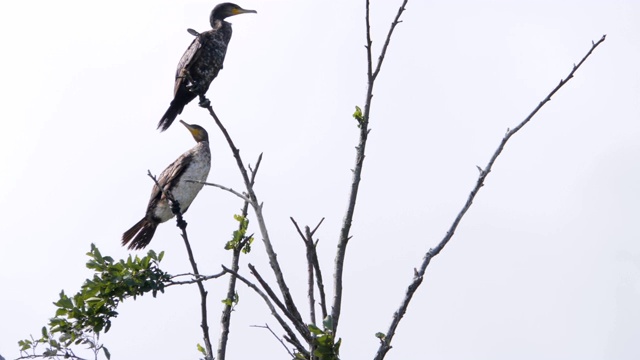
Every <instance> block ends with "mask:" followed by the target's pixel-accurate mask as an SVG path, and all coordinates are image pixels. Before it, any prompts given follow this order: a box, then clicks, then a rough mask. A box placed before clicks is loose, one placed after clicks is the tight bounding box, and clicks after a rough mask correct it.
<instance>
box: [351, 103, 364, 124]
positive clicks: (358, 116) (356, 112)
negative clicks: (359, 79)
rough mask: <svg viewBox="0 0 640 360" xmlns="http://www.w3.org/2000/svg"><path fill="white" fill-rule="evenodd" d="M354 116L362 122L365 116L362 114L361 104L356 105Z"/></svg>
mask: <svg viewBox="0 0 640 360" xmlns="http://www.w3.org/2000/svg"><path fill="white" fill-rule="evenodd" d="M353 118H354V119H356V120H358V122H362V120H364V117H363V116H362V109H360V106H358V105H356V111H355V112H354V113H353Z"/></svg>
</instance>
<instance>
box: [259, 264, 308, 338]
mask: <svg viewBox="0 0 640 360" xmlns="http://www.w3.org/2000/svg"><path fill="white" fill-rule="evenodd" d="M248 267H249V270H250V271H251V274H252V275H253V276H254V277H255V278H256V280H258V282H259V283H260V286H262V288H263V289H264V291H266V292H267V294H268V295H269V297H270V298H271V300H272V301H273V302H274V303H276V305H277V306H278V307H279V308H280V310H281V311H282V313H283V314H284V315H285V316H286V317H287V318H288V319H289V320H290V321H291V322H292V323H293V326H295V328H296V330H298V332H299V333H300V335H302V337H303V338H304V340H305V341H307V342H311V333H310V332H309V329H308V328H307V326H306V325H305V324H304V321H302V319H298V318H297V317H296V316H295V315H294V314H292V313H291V311H290V310H289V308H288V307H286V306H285V305H284V304H283V303H282V302H281V301H280V299H278V296H277V295H276V294H275V293H274V292H273V290H272V289H271V287H270V286H269V284H267V282H266V281H265V280H264V278H263V277H262V276H261V275H260V273H259V272H258V270H257V269H256V268H255V266H253V265H252V264H249V265H248Z"/></svg>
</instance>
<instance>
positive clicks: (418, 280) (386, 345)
mask: <svg viewBox="0 0 640 360" xmlns="http://www.w3.org/2000/svg"><path fill="white" fill-rule="evenodd" d="M605 38H606V35H603V36H602V38H601V39H600V40H599V41H598V42H595V43H594V42H592V45H591V49H589V52H587V54H586V55H585V56H584V57H583V58H582V60H581V61H580V62H579V63H578V65H575V64H574V65H573V69H572V70H571V72H570V73H569V75H567V77H566V78H564V79H561V80H560V83H559V84H558V85H556V87H554V88H553V90H551V92H550V93H549V94H548V95H547V97H545V98H544V100H542V101H541V102H540V103H539V104H538V106H536V108H535V109H534V110H533V111H532V112H531V113H530V114H529V116H527V117H526V118H525V119H524V120H523V121H522V122H520V123H519V124H518V125H517V126H516V127H515V128H513V129H511V130H507V133H506V134H505V136H504V137H503V138H502V141H501V142H500V145H499V146H498V148H497V149H496V151H495V152H494V153H493V155H492V156H491V159H489V162H488V163H487V165H486V166H485V168H484V169H481V168H480V167H478V170H479V171H480V175H479V176H478V180H477V181H476V185H475V186H474V187H473V189H472V190H471V193H470V194H469V197H468V198H467V201H466V202H465V204H464V206H463V207H462V209H461V210H460V212H459V213H458V215H457V216H456V218H455V220H454V221H453V223H452V224H451V227H450V228H449V230H448V231H447V233H446V235H445V236H444V238H443V239H442V240H441V241H440V242H439V243H438V245H437V246H436V247H435V248H432V249H429V251H428V252H427V253H426V254H425V256H424V258H423V260H422V264H421V265H420V269H419V270H418V269H416V270H414V271H415V274H414V277H413V281H412V282H411V284H409V287H408V288H407V291H406V294H405V297H404V299H403V300H402V302H401V304H400V307H399V308H398V310H396V311H395V313H394V314H393V320H392V321H391V325H390V326H389V330H388V331H387V333H386V334H385V335H384V337H382V338H381V339H380V347H379V348H378V352H377V353H376V356H375V358H374V359H375V360H382V359H384V357H385V355H386V354H387V352H388V351H389V350H390V349H391V340H392V339H393V336H394V335H395V332H396V329H397V327H398V324H399V323H400V320H402V317H403V316H404V314H405V313H406V312H407V308H408V307H409V302H410V301H411V299H412V298H413V295H414V294H415V292H416V290H417V289H418V287H420V284H422V279H423V277H424V274H425V272H426V270H427V267H428V266H429V264H430V263H431V259H432V258H434V257H435V256H437V255H438V254H439V253H440V251H442V249H444V247H445V246H446V245H447V243H448V242H449V240H451V238H452V237H453V234H454V233H455V231H456V229H457V228H458V225H459V224H460V221H461V220H462V218H463V216H464V215H465V214H466V213H467V211H468V210H469V208H470V207H471V205H472V204H473V200H474V199H475V197H476V195H477V194H478V192H479V191H480V189H481V188H482V186H484V181H485V179H486V177H487V176H488V175H489V173H490V172H491V169H492V167H493V164H494V163H495V161H496V159H497V158H498V156H500V154H501V153H502V150H503V149H504V147H505V145H506V144H507V141H509V139H511V137H512V136H513V135H515V134H516V133H517V132H518V131H519V130H520V129H522V127H523V126H525V125H526V124H527V123H528V122H529V121H531V119H532V118H533V116H534V115H536V114H537V113H538V111H539V110H540V109H541V108H542V107H543V106H544V105H545V104H546V103H547V102H549V101H550V100H551V97H552V96H553V95H554V94H555V93H556V92H557V91H558V90H560V88H562V86H564V84H566V83H567V82H568V81H569V80H571V79H572V78H573V75H574V74H575V72H576V71H577V70H578V68H580V66H581V65H582V64H583V63H584V62H585V61H586V60H587V58H588V57H589V56H590V55H591V53H592V52H593V50H595V48H596V47H598V45H600V44H601V43H602V42H603V41H604V40H605Z"/></svg>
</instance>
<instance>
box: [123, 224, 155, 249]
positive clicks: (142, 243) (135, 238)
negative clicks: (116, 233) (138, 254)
mask: <svg viewBox="0 0 640 360" xmlns="http://www.w3.org/2000/svg"><path fill="white" fill-rule="evenodd" d="M157 227H158V224H157V223H155V222H152V221H149V220H147V218H146V217H144V218H142V220H140V221H138V222H137V223H136V224H135V225H133V226H132V227H131V229H129V230H127V231H125V233H124V234H122V246H125V245H127V244H128V246H127V248H128V249H129V250H140V249H144V248H145V247H146V246H147V245H149V243H150V242H151V239H152V238H153V234H155V232H156V228H157Z"/></svg>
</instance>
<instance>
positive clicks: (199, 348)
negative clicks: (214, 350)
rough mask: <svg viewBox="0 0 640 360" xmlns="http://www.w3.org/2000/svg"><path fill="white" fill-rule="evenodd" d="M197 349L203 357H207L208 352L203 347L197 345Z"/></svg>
mask: <svg viewBox="0 0 640 360" xmlns="http://www.w3.org/2000/svg"><path fill="white" fill-rule="evenodd" d="M197 347H198V351H199V352H200V353H202V355H204V356H207V350H205V348H203V347H202V345H200V344H197Z"/></svg>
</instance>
